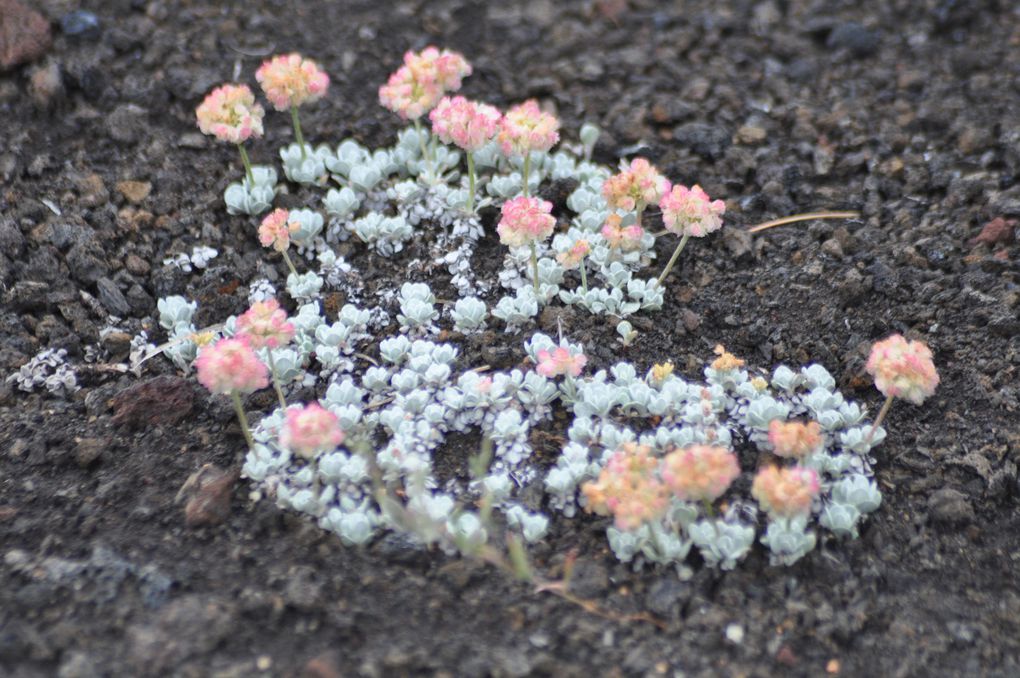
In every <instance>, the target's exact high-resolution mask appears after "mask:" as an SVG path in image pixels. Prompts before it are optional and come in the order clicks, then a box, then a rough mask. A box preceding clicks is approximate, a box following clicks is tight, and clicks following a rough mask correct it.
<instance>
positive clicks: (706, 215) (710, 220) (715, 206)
mask: <svg viewBox="0 0 1020 678" xmlns="http://www.w3.org/2000/svg"><path fill="white" fill-rule="evenodd" d="M659 209H661V210H662V223H663V224H664V225H665V226H666V230H667V231H669V232H670V233H674V234H676V235H680V236H684V235H687V236H694V237H695V238H700V237H702V236H706V235H708V234H709V233H711V232H712V231H717V230H719V229H720V228H721V227H722V215H723V214H724V213H725V212H726V203H724V202H723V201H722V200H711V199H709V197H708V194H707V193H705V191H704V190H702V188H701V186H698V185H697V184H695V185H694V186H693V187H692V188H687V187H686V186H680V185H676V186H674V187H673V189H672V190H671V191H670V192H669V193H668V194H666V195H665V196H663V198H662V200H661V201H660V202H659Z"/></svg>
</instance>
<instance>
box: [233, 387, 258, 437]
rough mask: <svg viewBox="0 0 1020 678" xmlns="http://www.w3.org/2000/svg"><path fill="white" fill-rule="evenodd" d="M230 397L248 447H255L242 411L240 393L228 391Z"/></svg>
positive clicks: (246, 417)
mask: <svg viewBox="0 0 1020 678" xmlns="http://www.w3.org/2000/svg"><path fill="white" fill-rule="evenodd" d="M230 397H231V399H232V400H233V401H234V411H235V412H237V420H238V421H239V422H241V433H243V434H244V440H245V442H247V443H248V449H249V450H251V449H253V448H254V447H255V441H254V440H252V437H251V429H249V428H248V415H246V414H245V413H244V405H242V404H241V394H240V393H238V392H237V390H233V391H231V392H230Z"/></svg>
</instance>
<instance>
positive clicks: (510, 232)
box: [496, 196, 556, 247]
mask: <svg viewBox="0 0 1020 678" xmlns="http://www.w3.org/2000/svg"><path fill="white" fill-rule="evenodd" d="M500 212H501V216H500V219H499V225H498V226H496V232H497V233H499V241H500V242H501V243H503V244H504V245H506V246H508V247H522V246H524V245H529V244H531V243H536V242H540V241H542V240H545V239H546V238H548V237H549V236H550V235H552V232H553V228H554V227H555V226H556V217H554V216H552V214H551V212H552V203H551V202H549V201H547V200H541V199H540V198H526V197H524V196H521V197H517V198H514V199H513V200H507V201H506V202H505V203H503V206H502V208H500Z"/></svg>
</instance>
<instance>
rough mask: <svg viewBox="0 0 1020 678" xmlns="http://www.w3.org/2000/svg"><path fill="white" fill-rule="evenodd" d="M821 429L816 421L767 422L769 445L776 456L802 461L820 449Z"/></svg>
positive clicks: (777, 420)
mask: <svg viewBox="0 0 1020 678" xmlns="http://www.w3.org/2000/svg"><path fill="white" fill-rule="evenodd" d="M822 443H823V440H822V427H821V425H820V424H819V423H818V422H817V421H809V422H807V423H804V422H800V421H781V420H779V419H773V420H772V421H771V422H769V444H771V445H772V451H773V452H775V453H776V456H779V457H787V458H792V459H803V458H804V457H806V456H808V455H810V454H814V453H815V452H817V451H819V450H820V449H822Z"/></svg>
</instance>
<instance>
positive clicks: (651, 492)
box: [581, 443, 669, 530]
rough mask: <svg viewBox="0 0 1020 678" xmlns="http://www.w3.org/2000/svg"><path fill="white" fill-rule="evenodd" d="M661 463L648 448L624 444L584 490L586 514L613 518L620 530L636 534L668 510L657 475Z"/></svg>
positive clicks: (582, 490) (586, 484)
mask: <svg viewBox="0 0 1020 678" xmlns="http://www.w3.org/2000/svg"><path fill="white" fill-rule="evenodd" d="M658 467H659V460H658V459H656V458H655V457H653V456H652V454H651V448H650V447H648V446H647V445H638V444H636V443H625V444H624V445H623V446H622V447H621V448H620V449H618V450H617V451H616V452H614V453H613V456H612V457H610V459H609V461H608V462H607V463H606V465H605V467H604V468H603V469H602V471H601V473H599V477H598V480H597V481H594V482H587V483H585V484H584V485H583V486H582V487H581V492H582V493H583V494H584V496H585V498H586V499H587V501H588V503H587V506H586V510H588V511H591V512H593V513H597V514H599V515H603V516H605V515H612V516H613V517H614V518H615V523H616V527H617V529H620V530H635V529H637V528H639V527H641V526H642V525H644V524H645V523H647V522H650V521H653V520H656V519H658V518H660V517H662V515H663V514H664V513H665V512H666V509H667V508H668V507H669V494H668V492H667V491H666V486H665V485H663V484H662V481H661V480H659V478H658V477H657V475H656V471H657V469H658Z"/></svg>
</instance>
